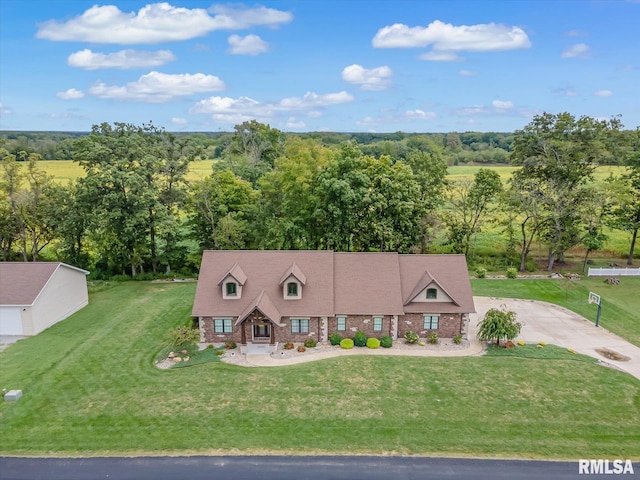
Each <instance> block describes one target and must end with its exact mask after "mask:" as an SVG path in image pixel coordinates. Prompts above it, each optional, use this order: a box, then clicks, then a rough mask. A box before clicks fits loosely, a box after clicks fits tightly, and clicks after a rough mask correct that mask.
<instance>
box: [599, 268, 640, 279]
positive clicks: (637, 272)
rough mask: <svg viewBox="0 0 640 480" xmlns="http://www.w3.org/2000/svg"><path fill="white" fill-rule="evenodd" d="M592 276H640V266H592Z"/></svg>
mask: <svg viewBox="0 0 640 480" xmlns="http://www.w3.org/2000/svg"><path fill="white" fill-rule="evenodd" d="M589 276H590V277H637V276H640V268H603V267H600V268H591V267H589Z"/></svg>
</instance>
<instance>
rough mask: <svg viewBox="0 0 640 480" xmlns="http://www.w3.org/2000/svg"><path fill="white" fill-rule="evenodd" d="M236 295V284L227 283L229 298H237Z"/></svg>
mask: <svg viewBox="0 0 640 480" xmlns="http://www.w3.org/2000/svg"><path fill="white" fill-rule="evenodd" d="M236 293H237V290H236V284H235V283H234V282H227V297H235V295H236Z"/></svg>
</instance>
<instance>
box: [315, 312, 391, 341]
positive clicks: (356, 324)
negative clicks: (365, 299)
mask: <svg viewBox="0 0 640 480" xmlns="http://www.w3.org/2000/svg"><path fill="white" fill-rule="evenodd" d="M340 316H341V317H342V316H344V317H346V319H347V321H346V324H347V329H346V330H342V331H338V317H329V320H328V324H329V326H328V329H327V331H328V334H329V335H332V334H334V333H337V334H339V335H340V336H341V337H342V338H353V336H354V335H355V333H356V332H357V331H358V330H362V331H363V332H364V333H365V334H366V335H367V338H369V337H375V338H380V337H382V336H383V335H389V336H391V330H392V328H391V316H390V315H340ZM374 316H375V317H382V331H380V332H374V331H373V317H374Z"/></svg>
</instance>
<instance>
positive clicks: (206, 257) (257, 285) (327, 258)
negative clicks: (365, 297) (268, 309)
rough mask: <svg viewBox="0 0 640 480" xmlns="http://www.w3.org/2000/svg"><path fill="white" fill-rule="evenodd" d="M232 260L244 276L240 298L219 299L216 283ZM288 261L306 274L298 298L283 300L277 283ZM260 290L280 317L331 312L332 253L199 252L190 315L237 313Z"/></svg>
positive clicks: (219, 290) (219, 294)
mask: <svg viewBox="0 0 640 480" xmlns="http://www.w3.org/2000/svg"><path fill="white" fill-rule="evenodd" d="M236 263H237V264H238V266H239V267H240V268H241V269H242V271H243V272H244V273H245V274H246V276H247V280H246V282H245V284H244V286H243V287H242V297H241V298H238V299H233V300H223V299H222V290H221V287H220V286H217V283H218V281H219V280H220V278H222V276H223V275H225V274H226V273H227V272H229V271H230V270H231V268H232V267H233V266H234V264H236ZM292 263H295V264H296V265H297V266H298V268H299V269H300V270H301V271H302V272H305V273H306V285H305V286H304V287H303V288H302V298H301V299H299V300H285V299H284V298H283V292H282V286H280V285H279V281H280V278H281V277H282V275H283V274H284V273H285V272H287V271H288V270H289V269H290V268H291V265H292ZM263 290H264V292H265V294H266V295H267V296H268V297H269V298H270V299H271V301H272V302H273V304H274V307H275V308H276V309H277V310H278V311H279V312H280V314H281V315H282V316H307V317H308V316H320V317H322V316H331V315H333V252H329V251H268V250H207V251H205V252H203V254H202V264H201V266H200V276H199V278H198V286H197V289H196V297H195V301H194V304H193V311H192V315H193V316H196V317H198V316H225V315H230V316H239V315H240V314H241V313H242V312H243V311H244V310H245V308H247V307H248V306H249V305H250V303H251V302H253V301H254V300H255V299H256V298H257V297H258V295H259V294H260V292H261V291H263Z"/></svg>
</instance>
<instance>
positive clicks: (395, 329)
mask: <svg viewBox="0 0 640 480" xmlns="http://www.w3.org/2000/svg"><path fill="white" fill-rule="evenodd" d="M391 338H393V339H394V340H397V339H398V315H394V316H392V317H391Z"/></svg>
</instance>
